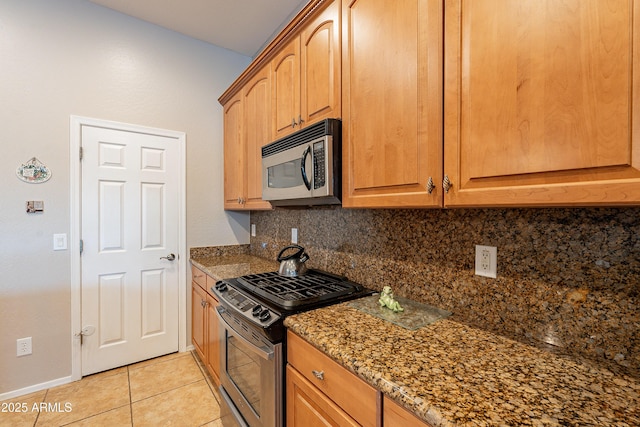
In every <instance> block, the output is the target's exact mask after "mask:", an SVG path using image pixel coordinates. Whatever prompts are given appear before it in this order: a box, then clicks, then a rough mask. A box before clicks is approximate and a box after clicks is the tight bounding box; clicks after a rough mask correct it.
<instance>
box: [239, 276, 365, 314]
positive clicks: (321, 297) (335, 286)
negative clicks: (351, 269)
mask: <svg viewBox="0 0 640 427" xmlns="http://www.w3.org/2000/svg"><path fill="white" fill-rule="evenodd" d="M237 281H238V284H239V285H240V286H241V287H242V288H244V289H245V290H247V291H248V292H251V293H252V294H255V295H258V296H260V297H262V298H264V299H266V300H267V301H269V302H271V303H273V304H276V306H278V307H280V308H283V309H296V308H300V307H303V306H304V307H307V306H313V305H315V304H317V303H320V302H323V301H330V300H337V299H340V297H342V296H344V295H349V294H353V293H354V292H357V291H360V290H361V289H362V287H361V286H360V285H357V284H356V283H353V282H349V281H348V280H347V279H346V278H344V277H340V276H336V275H333V274H329V273H326V272H323V271H319V270H309V271H308V272H307V274H305V275H303V276H297V277H285V276H280V275H279V274H278V273H277V272H268V273H261V274H251V275H247V276H242V277H238V278H237Z"/></svg>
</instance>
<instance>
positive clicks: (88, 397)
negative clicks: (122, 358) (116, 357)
mask: <svg viewBox="0 0 640 427" xmlns="http://www.w3.org/2000/svg"><path fill="white" fill-rule="evenodd" d="M218 399H219V396H218V394H217V390H216V388H215V387H214V386H213V383H212V381H211V378H210V377H209V375H208V374H207V373H206V370H205V369H204V367H203V366H202V364H201V363H200V361H199V359H198V358H197V357H196V356H195V355H194V354H192V353H190V352H187V353H173V354H170V355H167V356H163V357H158V358H156V359H151V360H147V361H144V362H140V363H136V364H133V365H129V366H125V367H122V368H117V369H113V370H110V371H106V372H102V373H99V374H95V375H90V376H87V377H84V378H83V379H82V380H80V381H76V382H73V383H69V384H65V385H61V386H58V387H54V388H50V389H48V390H42V391H39V392H36V393H32V394H29V395H26V396H20V397H16V398H13V399H9V400H5V401H2V402H0V404H1V405H2V409H3V410H2V411H0V426H2V427H5V426H11V427H14V426H15V427H23V426H24V427H27V426H29V427H34V426H36V427H44V426H51V427H58V426H73V427H78V426H90V427H94V426H98V427H99V426H105V427H106V426H108V427H119V426H135V427H144V426H153V427H157V426H178V427H198V426H207V427H220V426H221V425H222V424H221V423H220V406H219V404H218V401H219V400H218ZM17 409H24V411H17Z"/></svg>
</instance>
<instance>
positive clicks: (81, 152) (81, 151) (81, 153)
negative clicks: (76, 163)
mask: <svg viewBox="0 0 640 427" xmlns="http://www.w3.org/2000/svg"><path fill="white" fill-rule="evenodd" d="M83 155H84V151H83V150H82V147H80V160H82V156H83Z"/></svg>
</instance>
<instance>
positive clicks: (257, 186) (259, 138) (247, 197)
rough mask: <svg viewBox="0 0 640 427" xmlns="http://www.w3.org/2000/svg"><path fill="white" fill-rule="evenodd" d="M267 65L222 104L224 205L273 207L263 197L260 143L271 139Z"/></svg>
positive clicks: (232, 207)
mask: <svg viewBox="0 0 640 427" xmlns="http://www.w3.org/2000/svg"><path fill="white" fill-rule="evenodd" d="M269 77H270V73H269V67H266V68H265V69H264V70H260V71H259V72H258V73H257V74H256V75H255V76H254V77H253V78H252V79H251V80H250V81H249V82H248V83H247V84H246V86H244V87H243V89H242V91H240V92H239V93H237V94H236V95H235V96H234V97H233V98H231V99H230V100H229V101H228V102H227V103H226V104H225V105H224V208H225V209H228V210H258V209H272V207H271V204H270V203H269V202H266V201H263V200H262V152H261V148H262V146H263V145H265V144H267V143H269V142H270V141H271V86H270V83H269V82H270V81H269Z"/></svg>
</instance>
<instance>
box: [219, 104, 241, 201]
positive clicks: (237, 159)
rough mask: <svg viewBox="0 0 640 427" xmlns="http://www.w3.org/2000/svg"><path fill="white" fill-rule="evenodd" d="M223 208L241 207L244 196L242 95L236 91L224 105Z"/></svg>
mask: <svg viewBox="0 0 640 427" xmlns="http://www.w3.org/2000/svg"><path fill="white" fill-rule="evenodd" d="M223 114H224V208H225V209H239V208H242V205H243V198H244V194H245V193H244V170H245V163H244V159H245V156H244V143H243V139H242V132H243V128H242V122H243V110H242V97H241V93H238V94H237V95H236V96H234V97H233V98H232V99H230V100H229V101H228V102H227V103H226V104H225V105H224V110H223Z"/></svg>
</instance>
